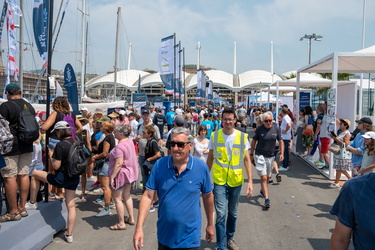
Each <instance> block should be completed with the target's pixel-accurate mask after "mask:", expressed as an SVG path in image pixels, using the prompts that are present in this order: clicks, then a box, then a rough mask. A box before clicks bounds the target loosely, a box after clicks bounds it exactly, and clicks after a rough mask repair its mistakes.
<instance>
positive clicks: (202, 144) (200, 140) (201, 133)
mask: <svg viewBox="0 0 375 250" xmlns="http://www.w3.org/2000/svg"><path fill="white" fill-rule="evenodd" d="M206 135H207V128H206V126H204V125H200V126H199V128H198V137H197V138H195V139H194V154H193V156H195V157H197V158H199V159H201V160H202V161H204V162H206V161H207V157H208V152H209V149H208V143H209V141H210V140H208V139H207V138H206Z"/></svg>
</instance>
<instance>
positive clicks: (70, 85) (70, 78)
mask: <svg viewBox="0 0 375 250" xmlns="http://www.w3.org/2000/svg"><path fill="white" fill-rule="evenodd" d="M64 87H65V89H66V91H67V92H68V101H69V102H70V105H72V108H73V113H74V114H75V115H78V114H79V108H78V88H77V80H76V75H75V74H74V70H73V67H72V65H70V63H68V64H67V65H65V69H64Z"/></svg>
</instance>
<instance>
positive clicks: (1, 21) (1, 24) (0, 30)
mask: <svg viewBox="0 0 375 250" xmlns="http://www.w3.org/2000/svg"><path fill="white" fill-rule="evenodd" d="M6 14H7V3H6V2H5V1H4V6H3V11H2V12H1V18H0V41H1V36H2V34H3V27H4V21H5V16H6Z"/></svg>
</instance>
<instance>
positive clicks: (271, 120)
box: [264, 120, 272, 122]
mask: <svg viewBox="0 0 375 250" xmlns="http://www.w3.org/2000/svg"><path fill="white" fill-rule="evenodd" d="M264 122H272V120H264Z"/></svg>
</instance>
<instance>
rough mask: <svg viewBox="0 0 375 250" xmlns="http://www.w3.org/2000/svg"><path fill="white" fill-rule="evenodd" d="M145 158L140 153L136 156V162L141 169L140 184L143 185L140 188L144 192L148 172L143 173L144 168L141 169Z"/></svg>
mask: <svg viewBox="0 0 375 250" xmlns="http://www.w3.org/2000/svg"><path fill="white" fill-rule="evenodd" d="M145 160H146V157H145V156H141V155H139V156H138V164H139V167H140V169H141V174H142V185H143V188H142V190H143V192H145V190H146V183H147V181H148V177H149V175H148V174H146V173H144V170H143V167H142V165H143V163H144V162H145Z"/></svg>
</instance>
